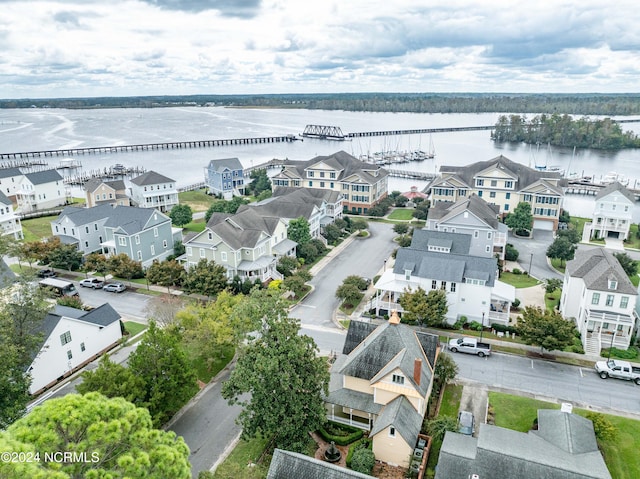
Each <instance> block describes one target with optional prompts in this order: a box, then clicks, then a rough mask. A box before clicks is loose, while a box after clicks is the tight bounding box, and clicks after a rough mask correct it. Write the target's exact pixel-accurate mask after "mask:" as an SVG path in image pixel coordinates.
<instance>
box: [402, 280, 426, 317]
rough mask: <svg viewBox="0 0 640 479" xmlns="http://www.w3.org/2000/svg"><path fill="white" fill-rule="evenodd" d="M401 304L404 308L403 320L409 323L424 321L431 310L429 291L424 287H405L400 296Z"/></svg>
mask: <svg viewBox="0 0 640 479" xmlns="http://www.w3.org/2000/svg"><path fill="white" fill-rule="evenodd" d="M400 306H402V309H404V311H403V313H402V321H403V322H405V323H409V324H416V323H424V322H426V321H427V319H428V317H427V315H428V314H429V311H430V310H431V308H430V306H429V302H428V301H427V293H426V291H425V290H424V289H422V288H417V289H416V290H410V289H405V291H404V292H403V293H402V296H400Z"/></svg>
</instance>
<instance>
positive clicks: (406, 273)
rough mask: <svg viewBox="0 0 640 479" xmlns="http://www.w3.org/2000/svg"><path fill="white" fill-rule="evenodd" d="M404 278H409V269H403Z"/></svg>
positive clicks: (408, 279)
mask: <svg viewBox="0 0 640 479" xmlns="http://www.w3.org/2000/svg"><path fill="white" fill-rule="evenodd" d="M404 279H406V280H407V281H410V280H411V270H410V269H405V270H404Z"/></svg>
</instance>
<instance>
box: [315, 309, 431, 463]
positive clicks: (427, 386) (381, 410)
mask: <svg viewBox="0 0 640 479" xmlns="http://www.w3.org/2000/svg"><path fill="white" fill-rule="evenodd" d="M342 353H343V354H342V355H341V356H340V357H338V358H337V360H336V362H335V363H334V365H333V367H332V375H331V384H330V388H329V390H330V392H329V395H328V396H327V398H326V405H327V417H328V419H330V420H332V421H336V422H341V423H345V424H349V425H352V426H356V427H359V428H362V429H364V430H366V431H369V437H370V438H372V440H373V452H374V454H375V456H376V459H378V460H380V461H383V462H386V463H389V464H393V465H399V466H402V467H408V466H409V460H410V457H411V454H412V452H413V450H414V448H415V446H416V442H417V440H418V434H419V433H420V427H421V425H422V420H423V418H424V415H425V412H426V407H427V400H428V399H429V395H430V394H431V388H432V386H433V371H434V367H435V363H436V359H437V356H438V353H439V346H438V337H437V336H435V335H432V334H428V333H422V332H418V331H416V330H414V329H412V328H411V327H409V326H407V325H404V324H400V320H399V318H398V315H397V314H393V315H392V317H391V319H390V320H389V322H387V323H385V324H382V325H380V326H376V325H374V324H371V323H364V322H360V321H351V323H350V325H349V331H348V333H347V338H346V340H345V344H344V348H343V351H342Z"/></svg>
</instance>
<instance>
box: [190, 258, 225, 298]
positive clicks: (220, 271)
mask: <svg viewBox="0 0 640 479" xmlns="http://www.w3.org/2000/svg"><path fill="white" fill-rule="evenodd" d="M228 283H229V281H228V280H227V269H226V268H225V267H224V266H222V265H219V264H216V263H215V262H214V261H209V260H206V259H201V260H200V261H198V263H197V264H195V265H193V266H189V269H187V270H186V271H183V272H182V289H183V290H184V292H185V293H198V294H203V295H205V296H216V295H217V294H218V293H219V292H220V291H222V290H223V289H225V288H226V287H227V286H228Z"/></svg>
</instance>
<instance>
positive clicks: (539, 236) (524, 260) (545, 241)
mask: <svg viewBox="0 0 640 479" xmlns="http://www.w3.org/2000/svg"><path fill="white" fill-rule="evenodd" d="M508 241H509V243H511V244H512V245H513V246H514V247H515V248H516V249H517V250H518V252H519V253H520V255H519V256H518V263H520V265H521V266H522V269H524V270H526V271H529V272H530V274H531V276H533V277H534V278H538V279H540V280H545V279H547V278H559V279H562V275H561V274H560V273H558V272H557V271H556V270H554V269H553V268H552V267H551V266H549V263H548V262H547V248H549V245H550V244H551V243H553V232H552V231H543V230H534V231H533V238H530V239H524V238H517V237H515V236H513V234H512V233H511V232H509V240H508Z"/></svg>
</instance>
